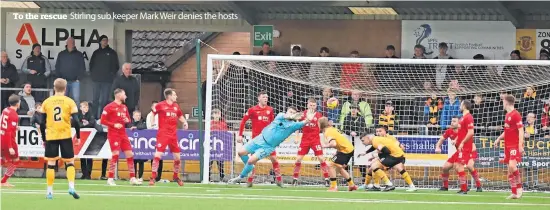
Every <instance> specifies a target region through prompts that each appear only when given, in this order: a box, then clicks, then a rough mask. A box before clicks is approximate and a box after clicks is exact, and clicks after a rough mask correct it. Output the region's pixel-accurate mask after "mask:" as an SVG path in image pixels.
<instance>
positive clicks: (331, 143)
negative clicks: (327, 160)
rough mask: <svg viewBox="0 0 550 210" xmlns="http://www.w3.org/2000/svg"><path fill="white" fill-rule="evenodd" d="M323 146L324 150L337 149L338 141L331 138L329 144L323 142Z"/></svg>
mask: <svg viewBox="0 0 550 210" xmlns="http://www.w3.org/2000/svg"><path fill="white" fill-rule="evenodd" d="M321 146H322V147H323V148H336V140H335V139H333V138H331V139H330V140H328V143H325V142H323V141H321Z"/></svg>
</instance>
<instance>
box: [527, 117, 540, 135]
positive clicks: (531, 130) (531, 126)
mask: <svg viewBox="0 0 550 210" xmlns="http://www.w3.org/2000/svg"><path fill="white" fill-rule="evenodd" d="M536 120H537V118H536V115H535V113H532V112H529V114H527V119H526V120H525V121H526V122H525V126H524V127H525V133H524V135H525V138H528V139H529V138H537V137H539V136H540V134H541V133H540V125H539V124H536Z"/></svg>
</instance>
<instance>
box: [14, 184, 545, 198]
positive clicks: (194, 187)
mask: <svg viewBox="0 0 550 210" xmlns="http://www.w3.org/2000/svg"><path fill="white" fill-rule="evenodd" d="M10 183H14V184H17V183H19V184H33V185H45V184H46V183H43V182H10ZM61 184H63V185H65V184H66V183H55V185H61ZM76 185H77V186H78V185H81V186H108V185H107V184H90V183H76ZM190 185H203V184H190V183H186V185H185V187H184V188H188V189H210V190H251V191H272V190H281V189H279V188H277V189H258V188H238V187H226V188H212V187H198V186H190ZM228 186H239V185H228ZM116 187H129V188H136V187H139V186H132V185H117V186H116ZM145 187H148V186H145ZM154 188H177V187H176V186H173V187H172V186H168V185H164V186H162V185H159V184H157V185H155V186H154ZM284 190H285V191H291V192H316V193H333V192H326V191H322V190H306V189H302V190H299V189H290V188H284ZM421 191H423V189H420V191H417V192H409V193H407V192H395V191H393V192H390V193H389V194H392V195H420V196H424V195H437V196H457V195H455V194H447V193H429V192H421ZM426 191H427V190H426ZM490 192H491V193H498V194H502V195H495V194H475V195H472V194H468V195H460V196H462V197H464V196H470V197H502V196H506V195H507V194H506V192H499V191H495V192H493V191H490ZM361 193H366V194H371V193H372V194H380V193H383V192H362V191H361ZM526 194H528V193H526V192H524V194H523V196H522V197H524V198H546V199H550V196H536V195H526Z"/></svg>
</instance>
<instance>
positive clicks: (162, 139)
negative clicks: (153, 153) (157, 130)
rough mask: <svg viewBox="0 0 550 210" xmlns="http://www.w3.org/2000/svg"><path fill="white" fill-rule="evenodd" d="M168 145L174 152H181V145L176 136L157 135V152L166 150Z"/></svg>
mask: <svg viewBox="0 0 550 210" xmlns="http://www.w3.org/2000/svg"><path fill="white" fill-rule="evenodd" d="M166 147H168V148H169V149H170V152H172V153H179V152H181V150H180V146H179V144H178V138H177V137H176V136H171V137H167V136H159V137H157V146H156V148H157V152H165V151H166Z"/></svg>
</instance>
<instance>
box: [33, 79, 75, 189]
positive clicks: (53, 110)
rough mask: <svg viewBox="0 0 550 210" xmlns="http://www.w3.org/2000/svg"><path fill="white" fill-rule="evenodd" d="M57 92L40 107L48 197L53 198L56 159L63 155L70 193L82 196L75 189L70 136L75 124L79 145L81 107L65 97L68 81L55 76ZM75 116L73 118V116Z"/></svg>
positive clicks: (39, 118)
mask: <svg viewBox="0 0 550 210" xmlns="http://www.w3.org/2000/svg"><path fill="white" fill-rule="evenodd" d="M53 85H54V91H55V94H54V95H53V96H51V97H49V98H47V99H46V100H45V101H44V102H43V103H42V108H41V109H40V110H38V121H39V124H40V128H41V129H42V132H43V133H44V132H45V133H46V139H45V140H46V143H45V152H44V157H45V159H46V160H47V161H48V169H47V170H46V181H47V185H48V188H47V189H48V192H47V195H46V198H47V199H52V198H53V182H54V179H55V161H56V160H57V159H59V153H60V151H61V158H62V159H63V161H64V162H65V163H66V169H67V180H68V181H69V194H70V195H72V196H73V197H74V198H75V199H79V198H80V196H79V195H78V194H77V193H76V191H75V189H74V179H75V168H74V150H73V141H72V138H71V137H72V135H71V124H73V125H75V130H76V139H77V141H76V144H80V126H79V123H78V122H79V120H78V109H77V107H76V104H75V102H74V101H73V100H72V99H71V98H69V97H67V96H65V90H66V89H67V81H66V80H64V79H56V80H55V81H54V84H53ZM71 117H72V119H71Z"/></svg>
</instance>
